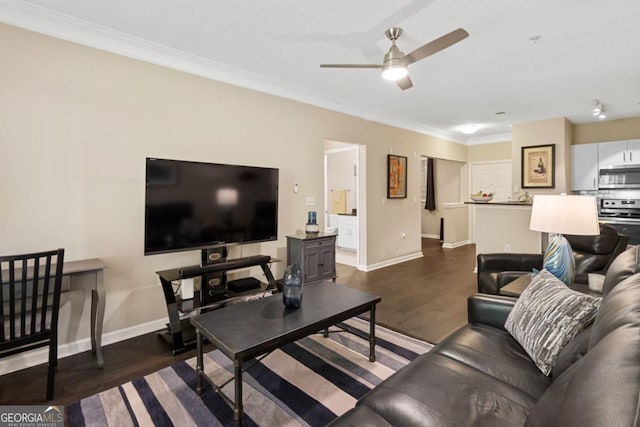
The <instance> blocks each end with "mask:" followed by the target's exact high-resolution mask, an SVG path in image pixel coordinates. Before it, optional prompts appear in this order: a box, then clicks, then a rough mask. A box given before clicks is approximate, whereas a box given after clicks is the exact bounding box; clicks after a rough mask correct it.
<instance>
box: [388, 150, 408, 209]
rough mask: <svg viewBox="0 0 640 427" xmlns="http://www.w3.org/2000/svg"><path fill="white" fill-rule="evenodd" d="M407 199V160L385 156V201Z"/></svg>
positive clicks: (403, 157) (400, 157) (401, 157)
mask: <svg viewBox="0 0 640 427" xmlns="http://www.w3.org/2000/svg"><path fill="white" fill-rule="evenodd" d="M406 197H407V158H406V157H405V156H396V155H394V154H389V155H387V199H405V198H406Z"/></svg>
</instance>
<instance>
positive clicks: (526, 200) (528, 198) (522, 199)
mask: <svg viewBox="0 0 640 427" xmlns="http://www.w3.org/2000/svg"><path fill="white" fill-rule="evenodd" d="M518 202H520V203H524V204H526V205H530V204H532V203H533V197H531V194H529V193H528V192H526V191H525V192H524V194H523V195H521V196H520V197H518Z"/></svg>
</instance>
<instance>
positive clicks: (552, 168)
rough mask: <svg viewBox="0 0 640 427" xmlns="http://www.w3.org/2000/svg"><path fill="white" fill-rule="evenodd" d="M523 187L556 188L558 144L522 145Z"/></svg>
mask: <svg viewBox="0 0 640 427" xmlns="http://www.w3.org/2000/svg"><path fill="white" fill-rule="evenodd" d="M521 154H522V159H521V160H522V183H521V186H522V188H556V145H555V144H549V145H533V146H529V147H522V153H521Z"/></svg>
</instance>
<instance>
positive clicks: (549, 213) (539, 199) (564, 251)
mask: <svg viewBox="0 0 640 427" xmlns="http://www.w3.org/2000/svg"><path fill="white" fill-rule="evenodd" d="M529 228H530V229H531V230H534V231H541V232H545V233H551V234H555V236H554V237H553V238H551V239H550V240H549V246H547V250H546V251H545V253H544V262H543V267H544V268H545V269H546V270H547V271H549V272H550V273H551V274H553V275H554V276H556V277H557V278H558V279H560V280H561V281H563V282H564V283H565V284H567V285H570V284H571V283H572V282H573V278H574V277H575V272H576V263H575V260H574V258H573V251H572V250H571V245H570V244H569V242H568V241H567V239H565V238H564V237H563V236H562V234H575V235H583V236H595V235H598V234H600V226H599V224H598V207H597V205H596V199H595V197H593V196H572V195H569V196H567V195H546V194H538V195H536V196H534V198H533V207H532V208H531V223H530V224H529Z"/></svg>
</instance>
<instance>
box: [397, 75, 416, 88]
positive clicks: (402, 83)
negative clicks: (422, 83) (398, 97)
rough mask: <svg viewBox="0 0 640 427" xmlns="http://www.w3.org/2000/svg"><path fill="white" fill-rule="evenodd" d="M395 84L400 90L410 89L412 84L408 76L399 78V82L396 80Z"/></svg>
mask: <svg viewBox="0 0 640 427" xmlns="http://www.w3.org/2000/svg"><path fill="white" fill-rule="evenodd" d="M396 84H397V85H398V86H399V87H400V89H402V90H407V89H411V88H412V87H413V82H412V81H411V78H410V77H409V76H405V77H403V78H401V79H400V80H396Z"/></svg>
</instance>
